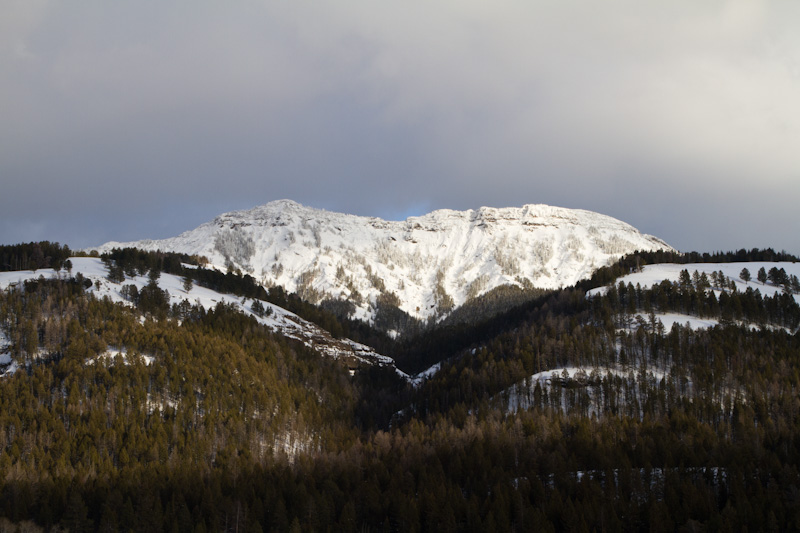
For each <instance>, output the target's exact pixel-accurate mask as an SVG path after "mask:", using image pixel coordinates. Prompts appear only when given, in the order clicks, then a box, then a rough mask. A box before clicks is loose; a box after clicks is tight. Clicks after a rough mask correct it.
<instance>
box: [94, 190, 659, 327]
mask: <svg viewBox="0 0 800 533" xmlns="http://www.w3.org/2000/svg"><path fill="white" fill-rule="evenodd" d="M115 247H136V248H141V249H144V250H159V249H160V250H162V251H174V252H180V253H188V254H198V255H202V256H206V257H207V258H208V259H209V260H210V262H211V263H212V264H213V265H214V266H217V267H219V268H222V269H225V268H235V269H240V270H241V271H243V272H246V273H249V274H251V275H252V276H253V277H255V278H256V279H257V280H259V281H260V282H261V283H262V284H264V285H266V286H272V285H280V286H283V287H284V288H285V289H286V290H288V291H291V292H297V293H299V294H300V295H301V296H303V297H304V298H306V299H308V300H309V301H312V302H320V301H322V300H325V299H329V298H332V299H346V300H349V301H350V302H352V303H353V304H354V305H355V311H354V314H355V316H356V317H357V318H361V319H368V320H369V319H372V318H374V316H375V309H376V308H377V307H378V305H379V304H380V303H384V304H391V305H395V306H397V307H399V308H400V309H402V310H403V311H405V312H406V313H408V314H409V315H411V316H413V317H416V318H420V319H428V318H430V317H441V316H444V315H446V314H447V313H448V312H449V311H451V310H452V309H453V308H455V307H457V306H459V305H462V304H463V303H465V302H466V301H468V300H469V299H471V298H473V297H475V296H477V295H480V294H483V293H484V292H486V291H488V290H491V289H493V288H496V287H498V286H501V285H506V284H514V285H518V286H534V287H538V288H558V287H561V286H568V285H572V284H573V283H575V282H576V281H579V280H581V279H584V278H587V277H588V276H590V275H591V274H592V272H593V271H594V270H595V269H597V268H599V267H601V266H604V265H607V264H608V263H610V262H611V261H613V260H614V259H616V258H618V257H619V256H621V255H622V254H626V253H630V252H633V251H635V250H659V249H671V248H670V247H669V245H667V244H666V243H664V242H663V241H661V240H659V239H657V238H655V237H652V236H649V235H643V234H641V233H640V232H639V231H638V230H636V229H635V228H633V227H632V226H630V225H628V224H626V223H624V222H621V221H619V220H616V219H614V218H611V217H608V216H605V215H600V214H597V213H593V212H590V211H583V210H575V209H564V208H558V207H551V206H546V205H526V206H524V207H520V208H502V209H498V208H488V207H482V208H480V209H477V210H468V211H451V210H439V211H434V212H432V213H429V214H427V215H424V216H420V217H410V218H408V219H407V220H405V221H399V222H393V221H386V220H382V219H379V218H367V217H360V216H355V215H347V214H341V213H332V212H328V211H324V210H319V209H313V208H309V207H305V206H302V205H300V204H297V203H295V202H292V201H289V200H280V201H275V202H271V203H268V204H266V205H263V206H260V207H256V208H253V209H250V210H247V211H237V212H231V213H226V214H224V215H221V216H219V217H217V218H215V219H214V220H213V221H211V222H208V223H206V224H203V225H201V226H199V227H198V228H196V229H194V230H191V231H187V232H185V233H183V234H181V235H180V236H178V237H174V238H170V239H164V240H145V241H138V242H129V243H118V242H110V243H107V244H104V245H103V246H101V247H100V248H99V250H100V251H101V252H103V251H108V250H111V249H112V248H115Z"/></svg>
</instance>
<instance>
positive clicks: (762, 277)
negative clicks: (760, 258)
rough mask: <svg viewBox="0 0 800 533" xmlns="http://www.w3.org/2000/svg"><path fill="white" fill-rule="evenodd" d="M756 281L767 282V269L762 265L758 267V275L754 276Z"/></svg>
mask: <svg viewBox="0 0 800 533" xmlns="http://www.w3.org/2000/svg"><path fill="white" fill-rule="evenodd" d="M756 277H757V279H758V281H760V282H761V283H766V282H767V270H766V269H765V268H764V267H761V268H759V269H758V275H757V276H756Z"/></svg>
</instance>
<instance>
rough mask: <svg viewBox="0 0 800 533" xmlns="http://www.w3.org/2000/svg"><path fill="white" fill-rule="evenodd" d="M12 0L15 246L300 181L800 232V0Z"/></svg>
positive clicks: (0, 231) (7, 14)
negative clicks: (799, 26)
mask: <svg viewBox="0 0 800 533" xmlns="http://www.w3.org/2000/svg"><path fill="white" fill-rule="evenodd" d="M659 4H660V5H659ZM2 10H3V13H2V15H3V16H2V17H0V98H1V99H2V101H3V102H4V105H3V106H2V107H0V121H2V122H1V123H2V126H0V175H1V176H2V182H3V186H2V193H0V242H19V241H27V240H37V239H49V240H59V241H62V242H68V243H69V244H71V245H72V246H88V245H94V244H99V243H101V242H104V241H107V240H112V239H113V240H129V239H141V238H158V237H166V236H171V235H175V234H177V233H179V232H181V231H184V230H187V229H191V228H192V227H195V226H197V225H199V224H200V223H202V222H205V221H207V220H209V219H211V218H213V217H214V216H215V215H217V214H219V213H221V212H223V211H228V210H232V209H242V208H248V207H252V206H254V205H257V204H261V203H265V202H268V201H270V200H275V199H279V198H292V199H294V200H297V201H299V202H301V203H305V204H308V205H312V206H315V207H323V208H326V209H331V210H338V211H345V212H351V213H356V214H363V215H374V216H383V217H386V218H399V217H404V216H408V215H410V214H420V213H422V212H424V211H427V210H430V209H436V208H454V209H468V208H476V207H479V206H481V205H493V206H514V205H521V204H523V203H548V204H552V205H561V206H565V207H574V208H583V209H590V210H594V211H598V212H602V213H605V214H609V215H612V216H615V217H617V218H620V219H622V220H625V221H626V222H629V223H631V224H633V225H634V226H636V227H638V228H639V229H640V230H642V231H644V232H647V233H652V234H655V235H658V236H659V237H661V238H663V239H665V240H667V241H668V242H670V243H671V244H673V245H674V246H676V247H678V248H680V249H684V250H688V249H700V250H717V249H731V248H738V247H742V246H745V247H753V246H773V247H776V248H785V249H788V250H790V251H793V252H795V253H800V247H799V246H798V244H797V243H798V238H797V233H798V231H797V230H798V226H800V223H799V221H798V216H797V215H796V206H797V203H798V200H800V166H799V165H798V164H797V163H798V158H797V156H796V151H797V149H796V147H797V146H798V145H800V101H798V99H797V96H796V95H797V94H800V38H798V37H797V32H796V31H794V30H795V28H794V24H793V21H796V20H798V18H797V17H798V15H800V7H798V5H797V3H795V2H771V3H766V2H759V1H752V0H739V1H719V2H709V3H703V4H702V5H698V3H696V2H689V1H685V2H684V1H679V2H670V3H657V4H650V3H647V4H644V3H642V2H635V1H632V0H630V1H611V2H604V3H597V2H587V1H577V0H574V1H565V2H558V3H553V2H538V1H534V2H530V1H521V0H520V1H505V2H499V3H497V2H493V3H486V2H477V1H474V2H473V1H461V2H449V1H447V2H440V3H430V2H422V1H416V0H412V1H405V2H393V1H391V2H381V3H374V2H361V1H347V0H343V1H337V2H276V1H271V0H270V1H264V2H256V1H247V2H240V3H235V4H231V3H226V4H224V5H223V4H221V3H215V2H203V1H200V2H169V3H164V2H144V3H142V2H135V3H134V2H125V3H113V4H112V3H96V2H82V1H79V2H71V3H70V4H69V5H66V4H63V3H60V2H48V1H39V0H16V1H10V2H6V3H5V4H4V6H3V8H2Z"/></svg>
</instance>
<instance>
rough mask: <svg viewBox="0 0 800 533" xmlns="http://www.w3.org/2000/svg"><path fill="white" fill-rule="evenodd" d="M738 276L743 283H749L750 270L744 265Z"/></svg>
mask: <svg viewBox="0 0 800 533" xmlns="http://www.w3.org/2000/svg"><path fill="white" fill-rule="evenodd" d="M739 278H740V279H741V280H742V281H744V282H745V284H747V283H749V282H750V280H751V279H752V278H751V277H750V271H749V270H747V267H744V268H743V269H742V271H741V272H739Z"/></svg>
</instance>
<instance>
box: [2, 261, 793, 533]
mask: <svg viewBox="0 0 800 533" xmlns="http://www.w3.org/2000/svg"><path fill="white" fill-rule="evenodd" d="M755 252H757V251H754V252H752V253H753V254H755ZM26 253H27V252H26ZM748 253H751V252H748ZM759 253H760V252H759ZM734 256H736V254H730V255H729V257H730V260H731V261H734V260H735V261H743V260H747V258H745V259H742V258H741V257H734ZM781 258H782V259H785V260H790V261H791V260H792V259H794V258H792V257H791V256H786V255H784V256H782V257H781ZM753 259H757V260H759V261H765V260H767V259H765V258H764V256H763V254H762V255H760V256H759V257H755V256H753ZM106 260H107V262H108V265H109V276H112V275H115V274H113V272H117V274H118V270H117V269H119V270H121V271H122V275H123V278H125V276H127V275H139V274H140V273H141V272H149V271H152V272H153V274H152V277H153V278H156V279H157V278H158V276H157V273H158V272H161V270H163V271H164V272H167V271H169V270H170V269H172V270H173V271H174V272H176V273H177V272H180V273H181V275H184V276H186V277H187V279H191V280H192V282H193V283H196V284H206V285H211V284H217V286H219V287H220V288H221V286H222V285H223V284H225V286H226V287H228V288H229V290H231V291H232V292H236V291H238V292H239V293H240V296H239V297H244V296H246V295H248V294H247V293H246V291H248V290H251V291H257V292H258V295H254V294H249V297H251V298H252V297H255V296H264V294H263V293H262V292H261V291H263V289H260V288H258V287H257V286H253V287H251V286H250V283H251V282H250V281H249V280H248V278H246V277H241V276H238V275H236V274H235V273H229V274H220V273H207V272H206V271H204V270H203V269H197V268H194V266H196V265H194V266H192V267H191V268H190V267H188V266H186V265H187V264H188V263H187V262H193V261H194V262H198V263H199V262H201V261H200V258H194V259H192V258H189V257H175V256H171V255H165V256H161V259H159V255H158V254H152V253H150V254H141V255H139V254H136V253H133V252H131V251H127V252H122V251H118V252H117V255H116V256H113V254H112V255H111V256H108V257H107V258H106ZM663 260H668V261H671V262H679V261H675V256H673V255H670V256H669V257H661V258H659V257H655V256H653V255H648V254H639V255H635V256H629V257H626V258H624V259H623V260H621V261H620V263H618V264H617V265H615V266H612V267H609V268H608V269H603V270H601V271H599V272H598V273H597V274H596V276H595V278H594V279H593V280H591V281H587V282H586V283H584V284H583V285H582V286H581V287H572V288H568V289H563V290H558V291H550V292H546V293H545V292H543V293H539V294H534V295H532V296H531V297H530V298H526V299H524V301H522V302H521V303H519V304H518V305H511V306H510V307H509V306H508V305H491V306H489V307H490V308H491V313H490V314H493V315H494V316H489V317H483V318H482V317H481V314H480V313H476V312H474V310H470V311H468V312H467V311H465V312H464V313H463V314H462V315H461V316H462V317H467V316H468V317H469V319H463V320H461V319H460V320H454V321H452V322H449V323H446V324H442V325H440V326H439V327H438V328H433V329H430V330H426V331H424V332H419V334H418V335H415V336H410V337H408V338H405V339H400V340H397V341H392V340H391V339H389V338H386V337H385V336H381V335H380V334H378V333H375V332H374V331H373V330H371V329H370V328H369V327H368V326H366V325H363V324H361V325H359V324H357V323H355V322H352V323H348V322H343V321H340V320H339V319H338V318H336V315H335V314H334V313H330V312H328V311H324V310H322V309H320V308H317V307H315V306H311V305H310V304H308V303H304V302H300V301H299V300H294V298H295V297H293V296H291V295H285V294H283V295H282V296H280V298H283V299H284V300H285V301H289V302H290V301H295V302H296V303H295V304H293V305H295V306H296V309H297V310H299V311H300V312H303V313H304V314H305V315H306V316H307V317H309V318H314V317H315V316H316V317H317V320H318V321H319V322H323V323H324V322H326V321H328V322H329V323H331V324H333V323H336V324H339V326H338V327H340V328H342V329H341V331H342V332H344V331H347V332H348V333H349V334H353V335H354V336H356V334H357V335H360V338H361V339H362V341H363V340H364V339H369V338H370V337H373V338H375V339H378V342H379V343H382V344H383V346H384V347H385V348H387V351H385V352H384V353H391V354H392V355H394V356H396V357H397V361H398V365H399V366H400V368H403V369H405V370H414V371H416V370H421V369H424V368H426V367H427V366H429V365H433V364H434V363H436V364H438V365H439V367H440V369H439V371H438V372H431V373H430V374H429V375H428V377H427V378H426V379H423V380H421V381H420V382H419V384H418V386H416V387H414V386H412V385H411V384H410V383H409V382H408V381H406V380H404V379H403V378H402V377H401V376H400V375H398V374H397V373H396V372H395V371H394V370H393V369H391V368H388V367H383V368H382V367H379V366H369V365H362V366H360V367H359V368H358V370H357V371H356V373H355V375H354V376H351V375H350V373H349V370H350V369H349V367H348V365H347V364H345V363H344V362H343V361H342V360H337V359H332V358H329V357H325V356H323V355H321V354H320V353H318V352H316V351H314V350H312V349H309V348H308V347H306V346H305V345H304V344H303V343H302V342H298V341H292V340H287V339H286V338H284V337H282V336H281V335H278V334H277V333H275V332H273V331H271V330H269V329H268V328H267V327H266V326H265V325H264V324H262V323H260V322H259V320H258V319H257V317H256V316H252V315H248V314H244V313H242V312H241V310H239V309H238V308H234V307H233V306H231V305H226V304H224V303H220V304H219V305H217V306H216V307H214V308H213V309H206V308H204V307H202V306H200V305H196V304H191V303H190V302H187V304H186V305H184V306H175V305H173V306H167V307H163V306H158V305H157V306H151V305H150V304H148V303H145V305H142V304H141V300H140V299H139V300H137V301H136V302H134V305H131V302H113V301H112V300H111V299H109V298H98V297H97V296H95V294H94V292H93V290H90V287H88V286H87V280H86V279H85V278H83V277H82V276H81V275H79V274H78V273H73V272H70V271H68V270H67V268H66V267H65V268H64V270H63V271H61V273H60V275H59V276H57V277H55V278H52V279H45V278H41V279H32V280H30V281H27V282H24V283H19V284H16V285H14V286H11V287H9V288H8V289H6V290H4V291H1V292H0V331H2V335H1V336H0V353H1V354H2V355H0V357H5V361H6V362H5V363H4V364H3V366H2V368H4V369H5V375H4V376H3V377H0V484H1V485H2V499H0V515H2V516H3V517H5V518H4V520H5V522H2V523H0V526H3V527H5V525H8V524H10V523H13V524H23V525H25V526H26V527H30V528H31V529H35V528H36V527H40V528H44V529H49V528H53V527H55V528H59V527H60V528H69V529H70V530H71V531H539V530H542V531H557V530H576V531H596V530H608V531H622V530H624V531H642V530H649V531H674V530H698V529H706V530H709V531H728V530H741V529H743V528H745V527H746V528H747V529H748V530H763V529H767V530H776V531H781V530H784V531H785V530H795V529H798V528H800V470H799V469H800V400H799V399H798V395H797V390H798V385H800V338H799V337H798V334H797V332H798V326H799V325H800V306H798V304H797V295H796V294H793V291H792V287H791V284H789V285H788V286H787V285H785V284H784V285H775V284H773V282H772V281H770V280H767V281H765V282H764V283H763V284H762V285H761V286H760V287H761V289H763V290H758V289H759V286H751V285H753V284H749V285H747V289H745V290H739V289H738V287H739V286H741V283H733V280H732V279H730V278H726V277H725V276H718V275H715V276H714V279H711V278H710V277H708V276H707V277H706V278H705V279H704V277H703V275H701V274H697V275H694V274H693V272H692V271H691V270H693V267H689V268H687V269H686V270H685V275H684V274H681V276H680V277H679V279H677V280H675V281H669V280H664V281H662V282H660V283H657V284H653V285H652V286H646V287H643V286H641V285H640V286H636V285H633V284H626V283H624V282H623V283H615V281H616V280H617V279H618V278H619V277H621V276H624V275H629V274H631V273H632V272H634V271H637V270H639V269H641V267H642V266H644V265H645V264H652V263H657V262H659V261H663ZM770 260H775V258H774V257H773V258H772V259H770ZM716 262H718V263H721V262H724V260H723V259H720V256H717V258H716ZM783 265H785V266H786V268H787V270H788V271H789V272H793V270H792V268H793V267H791V266H790V265H792V263H784V264H783ZM776 268H777V267H776ZM126 270H127V274H126ZM134 270H135V272H134ZM191 272H195V274H191ZM208 272H211V271H208ZM73 274H74V275H73ZM789 277H790V276H789ZM88 284H89V286H91V285H92V282H91V281H88ZM154 284H155V282H154ZM604 285H605V286H606V288H605V289H604V290H602V291H592V292H589V293H587V290H588V289H590V288H595V287H601V286H604ZM247 287H250V288H247ZM767 288H769V289H770V290H769V291H768V290H767ZM269 292H270V293H272V294H267V296H268V297H270V298H276V295H279V294H280V293H278V292H274V293H273V291H269ZM98 294H99V293H98ZM512 296H513V295H512ZM513 297H516V296H513ZM454 316H458V315H457V314H454ZM666 316H679V317H683V318H685V320H683V319H680V320H673V322H672V325H670V327H665V325H664V323H663V321H662V318H664V317H666ZM700 317H702V318H704V319H706V320H707V322H708V323H711V324H714V325H712V326H711V327H698V325H697V323H696V322H695V323H693V322H692V321H694V320H696V319H698V318H700ZM354 332H355V333H354ZM359 332H360V333H359ZM13 365H16V366H15V368H12V366H13ZM14 370H15V371H14Z"/></svg>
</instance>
